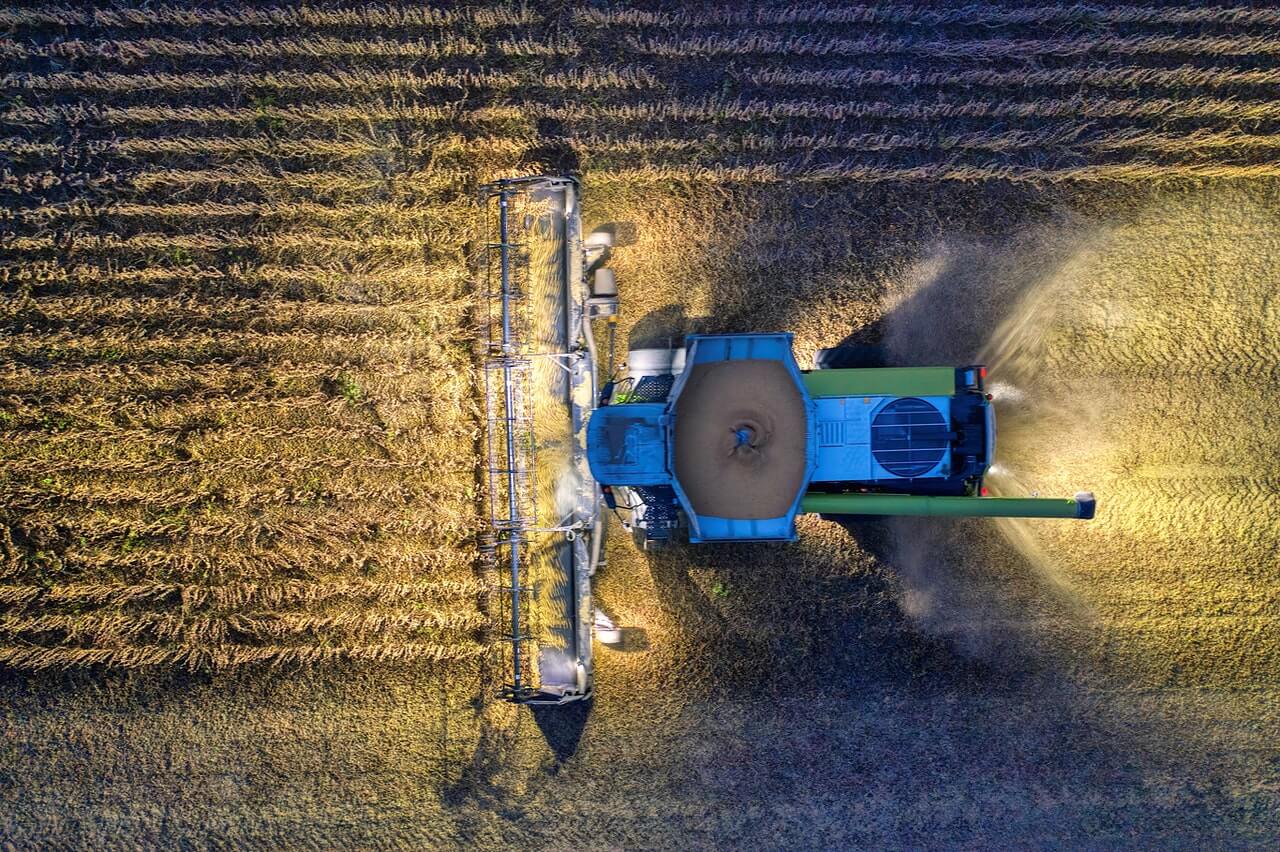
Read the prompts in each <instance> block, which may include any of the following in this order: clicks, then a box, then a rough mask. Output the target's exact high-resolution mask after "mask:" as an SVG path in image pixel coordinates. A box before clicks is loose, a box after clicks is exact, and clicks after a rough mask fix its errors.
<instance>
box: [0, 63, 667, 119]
mask: <svg viewBox="0 0 1280 852" xmlns="http://www.w3.org/2000/svg"><path fill="white" fill-rule="evenodd" d="M0 86H3V87H5V88H10V89H26V90H28V91H42V92H63V91H96V92H108V93H113V94H118V93H121V92H148V91H152V92H182V93H186V92H191V91H209V90H219V89H233V90H235V89H249V88H254V87H269V88H272V89H281V90H296V91H302V92H332V91H368V90H378V89H392V90H396V91H402V92H413V93H424V92H429V91H431V90H433V89H472V88H475V89H514V88H518V87H527V86H537V87H541V88H547V89H567V90H570V91H589V90H595V89H655V88H661V87H662V82H661V80H660V79H659V78H658V77H657V76H656V75H655V74H654V73H653V71H652V70H650V69H649V68H646V67H643V66H625V67H622V68H607V67H605V68H588V69H572V70H569V71H557V72H551V73H547V74H542V73H536V72H527V73H522V72H515V71H501V70H486V69H483V68H481V69H464V70H459V71H444V70H438V71H431V72H427V73H415V72H411V71H401V70H398V69H390V70H360V71H342V70H337V69H335V70H331V71H261V72H255V73H223V74H217V73H206V72H190V73H164V72H151V73H142V74H120V73H107V72H80V73H78V72H66V71H61V72H53V73H48V74H33V73H28V72H14V73H10V74H6V75H4V76H3V77H0ZM264 112H265V108H264Z"/></svg>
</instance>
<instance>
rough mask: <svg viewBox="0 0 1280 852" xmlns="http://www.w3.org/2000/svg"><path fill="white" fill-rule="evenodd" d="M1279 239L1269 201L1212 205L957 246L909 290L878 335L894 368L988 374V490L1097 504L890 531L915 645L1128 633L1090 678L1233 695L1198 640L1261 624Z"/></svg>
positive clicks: (1276, 371) (1271, 517) (1272, 464)
mask: <svg viewBox="0 0 1280 852" xmlns="http://www.w3.org/2000/svg"><path fill="white" fill-rule="evenodd" d="M1278 225H1280V205H1277V204H1276V203H1275V201H1274V199H1273V198H1271V197H1270V195H1268V194H1266V193H1259V192H1258V191H1256V190H1248V191H1247V190H1245V189H1244V188H1228V189H1219V190H1217V191H1216V192H1214V193H1212V194H1204V195H1193V194H1184V195H1182V196H1179V197H1176V198H1170V199H1165V200H1161V201H1160V202H1159V203H1155V204H1152V205H1151V206H1150V207H1148V208H1146V209H1143V210H1139V211H1136V212H1133V213H1130V214H1128V215H1126V216H1124V217H1123V218H1118V219H1116V220H1107V221H1101V220H1084V219H1079V218H1075V217H1064V218H1063V219H1062V220H1060V221H1058V222H1055V223H1054V224H1053V225H1052V226H1050V227H1044V228H1041V229H1039V230H1037V231H1035V232H1032V233H1028V234H1025V235H1022V236H1019V237H1016V238H1012V239H1009V240H1006V241H1004V242H1001V243H994V242H991V241H966V240H963V239H957V240H953V241H950V242H947V243H945V244H941V245H939V246H937V247H935V249H934V250H933V251H932V252H931V253H930V254H929V255H928V256H927V257H926V258H924V259H923V260H922V261H921V262H919V263H918V264H917V265H916V267H915V268H914V269H913V270H912V272H911V274H909V275H906V276H904V277H903V279H902V280H901V282H900V283H899V284H898V286H897V287H896V288H895V289H894V290H893V291H892V292H891V293H890V295H889V297H888V299H887V303H886V309H887V310H886V315H885V320H884V322H883V340H884V343H885V346H886V349H887V351H888V353H889V358H890V361H891V363H898V364H930V363H937V364H953V363H954V364H960V363H985V364H987V365H988V367H989V370H990V375H991V378H992V385H991V389H992V393H993V394H994V395H995V403H996V411H997V420H998V440H997V450H996V464H995V466H994V467H993V468H992V471H991V473H990V476H989V478H988V484H989V485H990V487H991V489H992V491H993V493H996V494H1008V495H1036V494H1038V495H1042V496H1070V495H1072V494H1074V493H1075V492H1076V491H1078V490H1091V491H1094V492H1095V493H1096V495H1097V498H1098V512H1099V514H1098V518H1097V519H1096V520H1094V521H1092V522H1079V521H1075V522H1073V521H1042V520H1007V519H999V520H994V521H977V520H973V521H969V520H966V521H957V522H939V521H923V520H917V519H895V520H893V521H890V522H889V523H888V527H889V530H890V540H891V541H892V545H891V549H890V552H889V554H888V558H887V561H888V562H889V563H890V565H891V567H892V568H893V569H894V571H895V573H896V574H897V575H898V577H899V580H900V582H901V585H902V588H901V592H900V595H901V606H902V608H903V610H904V612H905V613H906V614H907V615H908V616H909V617H910V618H911V619H912V620H913V622H914V623H915V624H916V625H917V626H918V628H919V629H921V630H923V631H925V632H926V633H929V634H932V635H935V636H938V637H941V638H943V639H946V640H947V641H949V642H951V643H953V644H954V645H955V646H956V647H957V648H958V649H959V650H961V651H963V652H965V653H969V654H971V655H974V656H976V657H978V658H980V659H983V660H986V661H999V660H1003V659H1006V655H1007V654H1009V653H1013V654H1014V655H1022V654H1024V653H1025V652H1027V650H1028V649H1029V648H1030V647H1031V646H1032V645H1036V644H1040V642H1041V640H1044V639H1046V638H1047V639H1049V641H1050V642H1051V643H1053V642H1059V641H1061V640H1063V639H1064V638H1066V635H1065V634H1075V635H1074V639H1071V640H1069V641H1070V642H1071V644H1078V643H1079V642H1083V643H1085V644H1086V645H1092V646H1094V647H1095V648H1097V647H1101V646H1102V645H1104V644H1105V643H1106V641H1107V640H1106V637H1108V636H1110V637H1111V638H1112V639H1115V637H1117V636H1123V637H1124V638H1123V640H1122V641H1121V643H1120V645H1119V647H1120V648H1121V649H1122V650H1121V652H1120V653H1119V654H1103V655H1102V657H1103V658H1107V659H1101V658H1096V659H1094V661H1093V663H1091V664H1090V665H1092V666H1094V667H1103V668H1106V669H1107V670H1108V671H1109V672H1112V673H1122V674H1124V675H1126V676H1128V677H1139V678H1145V677H1157V676H1158V673H1159V672H1161V671H1165V670H1169V669H1170V667H1171V666H1172V667H1173V668H1172V671H1173V672H1174V673H1175V674H1176V675H1177V676H1179V677H1185V676H1187V675H1188V673H1189V672H1195V673H1197V674H1196V676H1197V677H1204V678H1221V677H1226V676H1227V675H1226V674H1225V673H1224V672H1223V671H1222V670H1221V669H1218V670H1216V671H1215V670H1213V669H1212V666H1213V659H1212V657H1213V653H1214V648H1215V639H1214V638H1213V637H1207V636H1204V635H1200V634H1201V633H1204V632H1205V631H1206V630H1209V631H1210V632H1212V631H1213V630H1214V629H1218V630H1221V629H1222V628H1226V627H1228V625H1227V622H1225V621H1223V620H1222V619H1223V618H1226V619H1240V618H1243V619H1246V620H1247V619H1249V618H1257V617H1260V616H1258V615H1257V614H1256V613H1255V612H1254V609H1256V607H1254V609H1249V608H1248V607H1246V606H1244V604H1243V603H1242V602H1244V601H1249V600H1255V601H1256V600H1257V597H1258V595H1259V594H1261V593H1262V591H1260V590H1263V591H1265V590H1266V589H1267V588H1270V587H1271V586H1273V585H1274V577H1271V576H1269V572H1267V571H1266V569H1265V567H1264V566H1265V565H1267V564H1271V565H1272V566H1274V557H1273V556H1268V555H1267V554H1271V553H1273V552H1274V551H1273V548H1274V545H1275V532H1274V531H1275V529H1277V524H1280V501H1277V500H1276V499H1275V485H1276V482H1277V477H1278V476H1280V450H1277V446H1280V441H1277V440H1276V437H1277V431H1278V428H1277V426H1276V424H1277V423H1280V403H1278V402H1277V399H1276V396H1277V395H1276V394H1275V387H1276V384H1275V383H1276V379H1277V376H1278V375H1280V358H1278V354H1280V353H1278V349H1280V345H1278V343H1277V341H1278V340H1280V334H1278V332H1280V320H1278V316H1280V313H1278V312H1277V308H1276V305H1277V298H1276V297H1277V294H1280V287H1278V286H1277V273H1276V270H1277V269H1280V237H1277V234H1280V228H1278V227H1277V226H1278ZM993 530H994V531H995V532H996V533H997V534H996V535H992V531H993ZM1264 575H1267V576H1264ZM1264 596H1265V595H1264ZM1224 601H1225V602H1226V604H1225V607H1224V603H1223V602H1224ZM1237 604H1239V606H1237ZM1237 610H1239V612H1237ZM1211 614H1212V615H1213V617H1214V619H1215V620H1214V621H1211V622H1210V621H1208V620H1206V617H1207V616H1209V615H1211ZM1187 619H1197V620H1198V621H1197V622H1196V624H1195V629H1194V630H1190V629H1188V624H1189V623H1190V622H1189V621H1187ZM1204 625H1209V626H1207V627H1206V626H1204ZM1215 635H1216V634H1215ZM1091 636H1092V637H1095V638H1093V639H1090V638H1089V637H1091ZM1220 638H1221V639H1222V641H1223V642H1227V641H1229V640H1228V638H1227V636H1226V635H1224V636H1223V637H1220ZM1138 639H1140V640H1141V641H1137V640H1138ZM1256 653H1257V654H1263V653H1265V652H1264V651H1263V650H1262V649H1257V650H1256ZM1170 655H1172V656H1174V657H1177V658H1178V660H1179V662H1178V663H1176V664H1174V663H1169V662H1168V660H1167V658H1168V657H1169V656H1170ZM1237 656H1238V655H1237ZM1073 657H1074V659H1076V660H1079V659H1081V657H1080V655H1078V654H1076V655H1073ZM1100 660H1101V661H1100ZM1259 662H1260V661H1259ZM1211 672H1212V673H1211Z"/></svg>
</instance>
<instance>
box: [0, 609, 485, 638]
mask: <svg viewBox="0 0 1280 852" xmlns="http://www.w3.org/2000/svg"><path fill="white" fill-rule="evenodd" d="M488 621H489V620H488V619H487V618H485V617H484V616H483V615H482V614H481V613H479V612H476V611H471V612H467V611H462V612H427V613H421V612H391V613H379V612H371V613H362V612H346V613H339V614H336V615H311V614H307V613H264V614H239V613H231V614H227V615H196V616H192V615H185V614H182V613H176V614H175V613H158V612H146V613H126V612H113V613H110V614H106V615H99V614H96V613H83V614H75V615H70V614H62V613H55V614H50V615H28V616H23V615H16V616H15V615H3V616H0V636H15V635H23V634H27V635H30V634H41V633H62V634H65V636H66V638H67V639H70V640H72V641H92V642H98V643H103V642H121V641H125V642H128V641H134V640H137V639H139V638H141V637H146V636H151V637H154V638H156V639H160V640H162V641H170V642H176V641H183V642H188V643H191V644H210V643H222V642H226V641H227V638H228V635H229V633H230V632H231V631H234V632H236V633H239V634H242V635H243V636H246V637H252V638H257V639H273V640H277V641H279V640H285V639H291V638H295V637H298V636H300V635H306V634H321V635H323V634H333V633H338V634H344V635H346V636H371V635H372V636H378V635H386V634H395V633H402V634H403V633H420V632H423V631H434V632H442V633H457V632H462V631H475V630H479V629H481V628H483V627H484V626H485V625H486V624H487V623H488ZM440 638H445V637H440Z"/></svg>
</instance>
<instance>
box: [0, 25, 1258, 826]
mask: <svg viewBox="0 0 1280 852" xmlns="http://www.w3.org/2000/svg"><path fill="white" fill-rule="evenodd" d="M1277 25H1280V10H1277V9H1273V8H1269V7H1268V6H1266V5H1262V6H1259V5H1256V4H1255V5H1252V6H1248V7H1246V6H1240V7H1238V8H1237V7H1200V6H1191V5H1184V6H1178V5H1172V6H1170V5H1147V6H1141V5H1140V6H1125V7H1114V8H1107V7H1101V6H1098V7H1095V6H1088V5H1041V6H1032V7H1025V8H1017V9H1015V8H1012V7H1003V6H966V7H954V8H951V9H945V10H944V9H939V8H934V7H932V6H917V5H915V4H888V5H881V6H876V7H865V8H864V7H840V8H835V7H829V6H814V7H788V8H786V9H781V8H778V7H764V6H760V7H756V6H751V7H744V8H741V9H739V8H729V7H725V8H711V7H708V8H706V9H695V8H692V7H691V8H689V9H679V8H674V7H669V6H668V7H659V6H658V5H656V4H645V5H643V6H636V7H625V8H623V7H619V8H613V9H608V10H605V9H602V8H597V7H594V6H574V5H572V4H548V5H542V4H537V5H531V6H528V7H524V6H520V7H515V6H484V7H478V6H469V5H468V6H458V7H454V6H448V7H440V8H437V9H424V8H421V7H409V6H398V5H392V6H385V5H379V6H357V5H354V4H346V3H344V4H319V5H316V6H314V7H284V6H281V7H278V8H277V7H251V6H249V5H244V4H231V3H217V4H213V5H206V6H202V7H201V8H199V9H187V8H180V7H177V6H171V5H163V4H161V5H112V6H106V7H103V8H101V9H99V10H97V11H83V10H80V9H79V8H78V7H75V6H72V5H68V6H60V5H47V4H26V5H19V6H12V7H9V8H7V9H4V10H0V64H2V65H3V68H4V76H3V79H2V81H0V84H2V85H0V89H2V94H3V105H2V106H0V195H2V196H3V198H4V203H3V206H4V212H3V222H2V223H0V232H2V234H0V325H3V328H4V334H3V335H2V336H0V495H2V496H0V663H3V664H4V669H3V672H2V673H0V729H2V733H3V736H0V839H3V840H6V841H8V842H11V843H13V844H14V845H15V846H17V847H20V848H25V847H33V846H34V847H38V846H40V845H41V844H47V845H49V846H53V847H58V846H95V847H110V846H111V845H113V844H114V845H137V844H141V845H145V846H152V845H165V846H172V845H182V844H190V845H211V844H212V845H216V844H217V843H222V844H225V845H227V846H240V847H245V846H291V847H304V848H305V847H331V846H365V847H375V848H383V847H392V848H394V847H401V846H403V847H413V848H422V847H447V846H457V845H464V844H479V845H483V846H486V847H513V846H516V845H527V843H529V842H531V841H543V842H546V843H548V844H550V845H552V846H556V845H566V844H572V845H586V846H589V847H597V846H611V845H619V846H627V847H640V848H645V847H671V846H677V845H696V846H724V847H739V848H740V847H742V846H745V845H747V844H751V845H756V846H764V847H768V848H797V847H799V848H805V847H814V846H849V845H869V844H875V845H884V844H888V845H899V846H908V847H912V848H929V847H941V846H948V845H956V844H967V845H976V846H992V845H996V844H1001V843H1002V844H1006V845H1012V846H1052V845H1065V844H1071V845H1077V846H1079V845H1092V846H1115V845H1122V844H1135V843H1137V844H1141V845H1147V846H1174V847H1187V846H1203V845H1210V846H1215V847H1217V846H1228V847H1247V846H1257V847H1265V846H1268V845H1271V843H1273V842H1274V840H1275V838H1276V837H1277V836H1280V816H1278V814H1280V748H1278V747H1277V746H1276V743H1277V742H1280V715H1278V714H1277V709H1276V708H1277V707H1278V706H1280V704H1278V703H1277V698H1280V695H1277V686H1276V684H1277V683H1280V638H1278V637H1280V631H1278V630H1277V620H1278V619H1280V579H1278V576H1280V575H1278V574H1277V561H1276V554H1275V548H1276V536H1277V530H1278V529H1280V500H1278V499H1277V497H1276V484H1277V482H1280V449H1277V447H1280V440H1277V439H1278V438H1280V433H1278V431H1277V430H1278V427H1277V426H1276V424H1277V423H1278V422H1280V402H1278V401H1277V400H1278V399H1280V397H1278V396H1277V394H1276V388H1277V383H1278V381H1280V344H1277V341H1278V340H1280V302H1278V301H1277V293H1280V274H1278V273H1277V272H1276V270H1277V269H1280V227H1278V226H1280V183H1277V182H1276V177H1277V176H1280V171H1278V170H1277V165H1276V161H1275V151H1276V150H1277V147H1278V143H1277V138H1280V137H1277V129H1278V128H1280V107H1278V106H1277V102H1276V101H1275V98H1274V93H1273V89H1274V84H1275V82H1276V81H1277V78H1276V72H1275V70H1274V68H1273V67H1272V66H1273V65H1274V58H1275V55H1276V53H1277V52H1278V51H1280V43H1278V42H1277V41H1276V39H1275V36H1274V33H1275V28H1276V26H1277ZM567 168H578V169H580V170H581V171H582V172H583V175H584V201H585V224H586V225H587V226H588V227H595V226H600V225H606V224H608V225H612V227H613V229H614V231H615V233H616V234H617V242H616V246H615V249H614V252H613V257H612V259H611V261H610V264H611V266H612V267H613V268H614V269H615V270H616V271H617V275H618V280H619V285H620V289H621V291H622V304H623V317H622V321H621V326H620V329H621V332H622V336H621V339H620V342H623V343H625V342H626V341H628V340H631V341H635V342H640V341H646V340H650V341H651V340H662V339H665V338H670V337H676V336H679V335H682V334H685V333H688V332H690V331H750V330H791V331H794V332H795V333H796V353H797V357H798V358H799V359H800V360H801V361H802V363H803V362H806V361H807V360H808V359H809V358H810V357H811V356H812V354H813V352H814V351H815V350H816V349H817V348H819V347H823V346H830V345H833V344H835V343H837V342H840V341H842V340H846V341H852V342H866V343H883V344H885V345H886V346H887V348H888V350H889V352H890V354H891V356H892V358H893V359H894V360H895V361H896V362H898V363H902V364H921V363H951V362H956V363H958V362H965V361H972V360H977V359H982V360H984V361H985V362H986V363H988V364H989V365H990V367H991V369H992V378H993V379H994V380H995V382H996V385H995V387H994V390H995V393H996V394H997V400H996V405H997V410H998V413H999V414H998V416H999V418H1000V445H999V448H998V452H997V455H998V457H999V465H1000V467H999V469H998V470H996V471H995V472H994V475H993V477H992V485H993V487H994V488H997V489H999V490H1000V491H1001V492H1004V493H1010V494H1023V493H1030V492H1038V493H1042V494H1069V493H1071V492H1073V491H1074V490H1076V489H1078V488H1089V489H1092V490H1093V491H1095V492H1096V494H1097V495H1098V499H1099V515H1098V518H1097V519H1096V520H1095V521H1093V522H1091V523H1071V522H1066V521H1046V522H1034V523H1026V524H1023V523H1013V522H1000V523H995V522H990V521H981V520H972V521H959V522H950V523H942V522H928V521H924V520H920V521H915V520H906V519H904V520H896V521H866V522H859V523H849V524H846V525H840V524H837V523H835V522H832V521H823V520H819V519H818V518H814V517H807V518H804V519H803V521H802V524H801V539H800V541H798V542H796V543H795V544H792V545H787V546H776V547H774V546H769V547H763V546H757V547H741V546H740V547H729V546H715V547H707V548H699V549H688V550H681V551H673V552H664V553H659V554H651V555H647V556H646V555H645V554H642V553H639V552H637V551H636V550H634V549H633V548H632V547H631V544H630V541H629V540H628V538H627V537H626V536H625V535H622V534H621V530H620V529H615V533H618V534H617V535H614V536H613V537H612V539H611V540H610V543H609V547H608V554H607V555H608V565H607V566H606V567H604V568H603V569H602V570H601V572H600V574H599V575H598V577H597V581H598V582H597V595H598V599H599V602H600V603H601V605H602V606H603V607H604V608H605V609H606V610H607V611H608V612H609V613H610V615H612V616H614V617H615V618H616V619H617V620H618V621H619V623H621V624H622V625H624V626H625V627H626V628H627V642H626V648H625V649H624V650H620V651H611V650H605V649H599V648H598V662H597V696H596V699H595V700H594V702H593V703H592V704H591V705H589V706H585V707H578V708H572V709H567V710H561V711H554V712H544V711H538V712H537V713H536V714H535V713H531V712H530V711H528V710H527V709H526V710H518V709H516V708H513V707H510V706H508V705H505V704H502V703H499V702H496V701H494V700H493V693H494V691H495V689H496V687H497V686H498V683H499V680H500V675H499V673H498V672H497V671H496V669H495V668H494V665H493V655H492V654H491V653H489V649H490V640H491V637H492V616H493V608H492V604H491V601H490V597H489V589H490V588H491V586H492V578H491V577H489V576H488V575H487V574H485V573H484V572H483V571H482V570H481V569H480V567H479V566H478V564H477V557H478V551H477V547H476V537H477V535H478V533H479V532H480V531H481V526H482V523H481V522H482V515H483V509H484V505H483V504H484V501H483V497H484V495H483V487H484V478H483V476H482V475H481V458H480V447H481V443H480V442H481V440H482V435H481V430H480V426H481V415H480V401H479V391H478V387H477V376H476V370H475V354H474V353H475V349H474V340H475V337H476V334H477V332H478V330H479V328H478V326H479V320H478V317H477V307H478V300H477V298H476V295H477V294H476V293H475V288H474V284H473V281H472V275H471V270H472V266H471V264H472V261H473V259H474V255H475V251H474V249H475V246H474V244H473V241H474V240H476V239H477V238H478V235H479V233H480V228H479V221H478V219H479V209H478V208H477V207H476V206H475V204H474V202H473V196H472V193H473V191H474V189H475V187H476V185H477V184H478V183H480V182H482V181H483V180H487V179H491V178H493V177H496V176H500V175H508V174H516V173H523V172H530V171H540V170H545V169H567Z"/></svg>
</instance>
